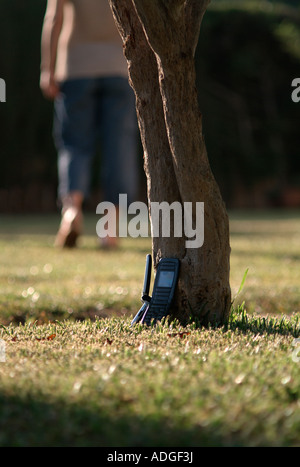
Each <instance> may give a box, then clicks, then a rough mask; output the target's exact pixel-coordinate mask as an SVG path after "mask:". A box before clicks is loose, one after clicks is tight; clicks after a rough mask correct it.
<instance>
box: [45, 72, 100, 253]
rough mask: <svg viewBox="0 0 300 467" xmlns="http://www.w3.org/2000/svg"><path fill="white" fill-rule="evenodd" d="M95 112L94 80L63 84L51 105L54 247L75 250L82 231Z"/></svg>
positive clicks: (88, 183) (94, 129)
mask: <svg viewBox="0 0 300 467" xmlns="http://www.w3.org/2000/svg"><path fill="white" fill-rule="evenodd" d="M95 109H96V106H95V96H94V80H90V79H80V80H70V81H66V82H65V83H63V85H62V87H61V92H60V95H59V97H58V98H57V99H56V102H55V122H54V139H55V143H56V147H57V150H58V177H59V189H58V193H59V198H60V201H61V203H62V221H61V226H60V229H59V232H58V234H57V237H56V242H55V244H56V245H57V246H67V247H73V246H75V245H76V241H77V238H78V236H79V235H80V233H81V230H82V217H83V216H82V203H83V201H84V198H85V197H86V196H87V194H88V192H89V185H90V172H91V162H92V158H93V153H94V144H95V133H96V127H95Z"/></svg>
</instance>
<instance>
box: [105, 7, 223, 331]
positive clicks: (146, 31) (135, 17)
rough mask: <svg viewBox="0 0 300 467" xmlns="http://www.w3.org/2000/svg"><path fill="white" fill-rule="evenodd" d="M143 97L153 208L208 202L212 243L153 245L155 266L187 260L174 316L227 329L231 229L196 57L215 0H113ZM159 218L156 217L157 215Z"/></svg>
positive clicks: (140, 111)
mask: <svg viewBox="0 0 300 467" xmlns="http://www.w3.org/2000/svg"><path fill="white" fill-rule="evenodd" d="M109 2H110V5H111V8H112V12H113V15H114V18H115V21H116V24H117V26H118V28H119V31H120V34H121V37H122V39H123V44H124V52H125V56H126V58H127V61H128V70H129V78H130V82H131V85H132V87H133V89H134V91H135V95H136V107H137V115H138V121H139V126H140V133H141V139H142V144H143V149H144V166H145V172H146V175H147V184H148V200H149V205H150V206H151V203H152V202H153V201H158V202H162V201H167V202H168V203H169V204H171V203H172V202H173V201H178V202H180V203H181V205H182V206H184V203H185V202H189V203H192V206H193V226H194V227H195V225H196V203H198V202H204V243H203V246H201V247H199V248H186V238H185V237H184V235H183V236H182V237H179V238H177V237H175V235H174V232H172V233H171V236H170V238H163V237H161V236H160V237H158V238H156V237H153V256H154V263H155V265H156V264H157V262H158V261H159V259H160V258H161V257H177V258H179V259H180V260H181V272H180V277H179V282H178V287H177V293H176V297H175V302H174V308H173V310H172V316H173V317H176V318H177V319H179V320H180V321H182V322H186V321H188V320H189V318H190V316H191V314H192V315H193V317H194V318H195V317H197V319H198V320H199V321H201V322H203V323H204V324H207V323H208V322H214V323H216V322H218V323H222V322H224V321H225V320H226V319H227V317H228V314H229V310H230V306H231V292H230V285H229V269H230V266H229V257H230V245H229V221H228V216H227V212H226V209H225V206H224V203H223V200H222V197H221V194H220V191H219V188H218V185H217V183H216V181H215V179H214V177H213V174H212V172H211V169H210V165H209V161H208V158H207V153H206V147H205V142H204V137H203V135H202V115H201V112H200V110H199V104H198V95H197V91H196V84H195V83H196V74H195V65H194V54H195V50H196V46H197V43H198V37H199V31H200V25H201V22H202V18H203V15H204V13H205V10H206V7H207V5H208V3H209V0H109ZM150 218H151V211H150Z"/></svg>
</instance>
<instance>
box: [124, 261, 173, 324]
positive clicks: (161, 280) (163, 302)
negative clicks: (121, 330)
mask: <svg viewBox="0 0 300 467" xmlns="http://www.w3.org/2000/svg"><path fill="white" fill-rule="evenodd" d="M149 257H150V259H151V255H148V256H147V263H146V271H145V280H144V290H143V297H142V300H143V302H144V304H143V306H142V307H141V309H140V310H139V311H138V313H137V315H136V316H135V318H134V319H133V321H132V324H134V323H137V322H139V321H141V323H142V324H147V325H148V326H149V325H151V323H152V324H155V323H156V322H157V321H160V320H161V319H162V318H163V317H165V316H167V315H168V312H169V309H170V306H171V304H172V301H173V298H174V293H175V289H176V285H177V281H178V275H179V266H180V261H179V259H177V258H162V259H161V260H160V261H159V263H158V266H157V271H156V276H155V281H154V286H153V291H152V297H150V296H149V295H148V294H149V287H150V274H151V270H150V266H149ZM149 271H150V272H149ZM145 285H146V287H145ZM147 287H148V289H147ZM145 289H146V290H145Z"/></svg>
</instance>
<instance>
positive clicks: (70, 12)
mask: <svg viewBox="0 0 300 467" xmlns="http://www.w3.org/2000/svg"><path fill="white" fill-rule="evenodd" d="M102 76H125V77H127V76H128V72H127V63H126V59H125V57H124V55H123V47H122V41H121V38H120V35H119V32H118V30H117V27H116V25H115V23H114V20H113V16H112V12H111V10H110V7H109V4H108V0H66V2H65V5H64V21H63V28H62V32H61V35H60V39H59V43H58V51H57V60H56V79H57V81H64V80H66V79H72V78H83V77H102Z"/></svg>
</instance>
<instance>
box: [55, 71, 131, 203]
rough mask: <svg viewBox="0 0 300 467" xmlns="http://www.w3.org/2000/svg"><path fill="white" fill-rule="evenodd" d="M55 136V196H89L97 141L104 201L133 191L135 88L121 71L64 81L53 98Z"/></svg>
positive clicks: (115, 199) (113, 200)
mask: <svg viewBox="0 0 300 467" xmlns="http://www.w3.org/2000/svg"><path fill="white" fill-rule="evenodd" d="M54 141H55V145H56V148H57V151H58V177H59V189H58V190H59V196H60V198H63V197H64V196H66V195H67V194H68V193H70V191H80V192H82V193H83V194H84V196H85V197H86V196H88V194H89V191H90V184H91V170H92V167H93V165H92V162H93V158H94V156H95V152H96V144H97V142H98V141H99V142H100V145H101V146H100V147H101V177H100V183H101V188H102V192H103V196H104V200H105V201H110V202H113V203H114V204H118V200H119V194H120V193H127V195H128V200H129V202H132V201H134V200H135V199H136V197H137V189H138V161H137V143H138V140H137V121H136V113H135V105H134V93H133V91H132V89H131V88H130V86H129V84H128V81H127V79H125V78H123V77H103V78H84V79H72V80H68V81H65V82H64V83H62V85H61V92H60V95H59V96H58V97H57V99H56V101H55V118H54Z"/></svg>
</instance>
